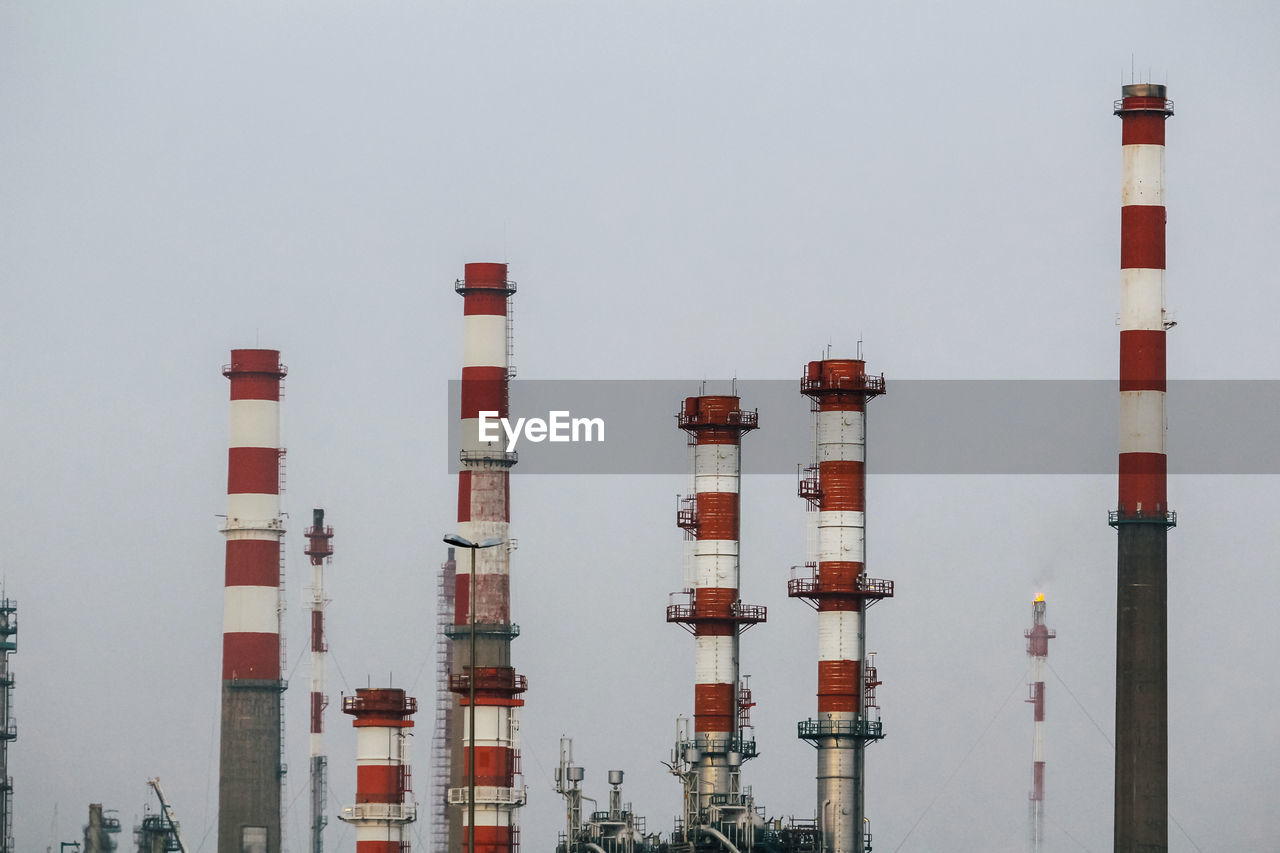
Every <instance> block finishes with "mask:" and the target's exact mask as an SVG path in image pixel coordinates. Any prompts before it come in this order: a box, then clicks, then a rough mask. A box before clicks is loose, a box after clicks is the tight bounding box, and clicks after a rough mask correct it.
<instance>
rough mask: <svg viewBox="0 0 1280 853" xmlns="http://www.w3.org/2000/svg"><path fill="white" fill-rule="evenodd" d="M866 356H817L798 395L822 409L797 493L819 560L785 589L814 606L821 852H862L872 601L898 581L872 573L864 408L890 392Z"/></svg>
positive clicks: (811, 736) (875, 727)
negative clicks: (812, 455) (813, 529)
mask: <svg viewBox="0 0 1280 853" xmlns="http://www.w3.org/2000/svg"><path fill="white" fill-rule="evenodd" d="M884 390H885V385H884V376H868V375H867V372H866V364H865V362H863V361H862V360H861V359H827V360H826V361H811V362H809V364H808V365H807V366H806V367H805V372H804V377H803V378H802V379H801V380H800V393H801V394H803V395H805V396H806V397H808V398H809V400H810V406H811V408H813V409H814V410H815V411H816V413H817V418H816V419H817V426H816V429H817V441H816V451H817V452H816V456H817V458H816V459H815V460H814V462H813V463H812V464H811V465H810V466H809V467H808V468H807V469H806V470H805V471H804V473H803V476H802V477H801V478H800V484H799V489H798V491H799V494H800V497H802V498H804V499H805V500H807V501H808V502H809V509H810V511H811V512H816V513H817V529H818V553H817V560H816V561H814V562H811V563H807V564H806V565H805V566H803V567H800V566H796V567H795V568H793V569H792V576H791V580H790V582H789V583H788V585H787V594H788V595H790V596H791V597H792V598H799V599H803V600H804V601H805V602H807V603H808V604H809V605H811V606H812V607H814V608H815V609H816V610H817V611H818V716H817V717H816V718H815V719H812V720H804V721H802V722H801V723H800V724H799V725H798V727H797V733H798V735H799V737H800V738H801V739H803V740H807V741H809V742H810V743H812V744H813V745H814V746H815V747H817V750H818V773H817V777H818V798H817V804H816V806H817V808H816V811H817V817H818V828H819V833H820V836H821V849H822V851H825V853H863V849H864V836H865V827H864V825H863V824H864V817H865V814H864V811H865V809H864V799H865V776H864V772H863V768H864V752H865V750H866V747H867V744H869V743H872V742H874V741H876V740H879V739H880V738H882V737H884V732H883V729H882V727H881V723H880V719H879V714H875V715H874V717H873V715H872V713H871V710H872V709H873V708H875V707H876V705H875V688H876V686H877V685H879V683H880V682H879V681H878V680H877V679H876V671H875V667H873V666H871V663H870V661H869V660H868V659H867V650H866V609H867V608H868V607H870V606H871V605H872V604H875V603H876V602H877V601H879V600H880V599H882V598H888V597H890V596H892V595H893V581H886V580H878V579H875V578H870V577H868V576H867V574H866V563H865V556H866V555H865V543H866V488H867V485H866V480H867V475H866V408H867V401H868V400H870V399H872V398H873V397H877V396H879V395H881V394H883V393H884Z"/></svg>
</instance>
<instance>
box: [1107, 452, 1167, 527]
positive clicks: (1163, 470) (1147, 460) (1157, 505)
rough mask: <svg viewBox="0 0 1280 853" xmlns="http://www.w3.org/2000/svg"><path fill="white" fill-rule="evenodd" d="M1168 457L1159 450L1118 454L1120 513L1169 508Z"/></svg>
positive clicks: (1155, 510) (1129, 513)
mask: <svg viewBox="0 0 1280 853" xmlns="http://www.w3.org/2000/svg"><path fill="white" fill-rule="evenodd" d="M1167 475H1168V457H1167V456H1165V454H1163V453H1121V454H1120V490H1119V491H1120V500H1119V507H1118V509H1119V510H1120V514H1121V515H1122V516H1133V515H1135V514H1136V513H1137V512H1138V511H1139V508H1140V509H1141V511H1142V513H1143V514H1144V515H1158V514H1159V513H1163V512H1168V511H1169V506H1168V504H1169V498H1168V495H1167V488H1168V485H1167V479H1168V476H1167Z"/></svg>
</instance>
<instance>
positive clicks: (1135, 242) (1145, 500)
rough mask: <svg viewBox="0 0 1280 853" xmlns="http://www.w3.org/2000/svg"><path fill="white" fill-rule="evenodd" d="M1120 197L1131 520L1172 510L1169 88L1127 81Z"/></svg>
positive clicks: (1123, 481)
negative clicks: (1168, 481)
mask: <svg viewBox="0 0 1280 853" xmlns="http://www.w3.org/2000/svg"><path fill="white" fill-rule="evenodd" d="M1124 95H1125V97H1124V98H1122V99H1121V100H1120V101H1119V102H1117V103H1116V106H1115V112H1116V114H1117V115H1118V116H1120V118H1121V119H1122V121H1123V143H1124V149H1123V150H1124V180H1123V184H1122V188H1121V195H1120V204H1121V207H1120V281H1121V291H1120V494H1119V503H1118V505H1117V507H1116V508H1117V510H1119V513H1120V517H1121V518H1124V519H1128V518H1139V517H1143V518H1145V517H1149V516H1157V517H1160V518H1162V519H1163V517H1164V515H1165V513H1167V512H1168V503H1169V501H1168V497H1167V492H1166V485H1165V478H1166V473H1167V463H1166V456H1165V444H1164V441H1165V414H1164V395H1165V331H1166V329H1167V328H1168V323H1167V320H1166V317H1165V310H1164V275H1165V251H1164V248H1165V247H1164V232H1165V205H1164V122H1165V119H1166V118H1168V117H1169V116H1171V115H1173V103H1172V102H1171V101H1168V100H1166V99H1165V87H1164V86H1158V85H1155V84H1138V85H1133V86H1125V87H1124Z"/></svg>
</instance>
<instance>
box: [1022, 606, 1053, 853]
mask: <svg viewBox="0 0 1280 853" xmlns="http://www.w3.org/2000/svg"><path fill="white" fill-rule="evenodd" d="M1044 611H1045V604H1044V596H1043V595H1037V596H1036V600H1035V601H1034V602H1032V604H1031V628H1030V629H1029V630H1027V631H1026V632H1025V633H1024V634H1023V636H1025V637H1026V638H1027V656H1028V657H1030V658H1031V696H1030V698H1028V699H1027V701H1028V702H1029V703H1031V705H1032V709H1033V711H1034V714H1035V735H1034V737H1033V739H1032V742H1031V796H1030V800H1031V851H1032V853H1040V850H1041V849H1043V847H1044V666H1045V663H1046V662H1047V661H1048V660H1049V641H1050V640H1052V639H1053V638H1054V637H1056V636H1058V634H1057V632H1056V631H1051V630H1050V629H1049V628H1048V627H1047V626H1046V625H1045V624H1044Z"/></svg>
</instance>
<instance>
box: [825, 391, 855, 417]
mask: <svg viewBox="0 0 1280 853" xmlns="http://www.w3.org/2000/svg"><path fill="white" fill-rule="evenodd" d="M866 410H867V399H866V395H865V394H864V393H863V392H862V391H828V392H826V393H825V394H821V395H819V396H818V411H820V412H865V411H866Z"/></svg>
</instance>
